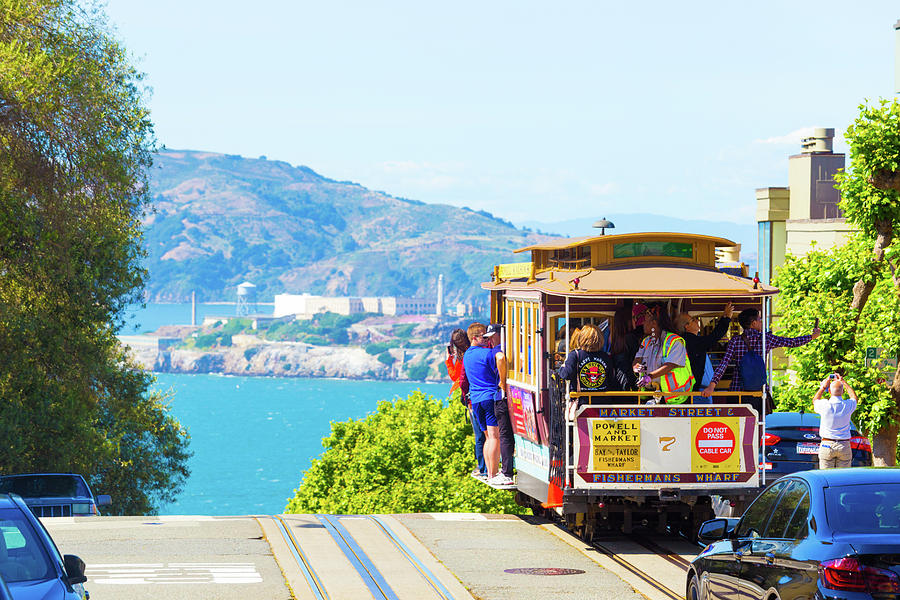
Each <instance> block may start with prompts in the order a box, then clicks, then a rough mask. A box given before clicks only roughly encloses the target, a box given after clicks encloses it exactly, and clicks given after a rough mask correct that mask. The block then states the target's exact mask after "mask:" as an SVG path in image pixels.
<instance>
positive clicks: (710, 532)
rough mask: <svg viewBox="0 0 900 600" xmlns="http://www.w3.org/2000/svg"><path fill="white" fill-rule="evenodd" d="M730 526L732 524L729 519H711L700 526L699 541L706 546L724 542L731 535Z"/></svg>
mask: <svg viewBox="0 0 900 600" xmlns="http://www.w3.org/2000/svg"><path fill="white" fill-rule="evenodd" d="M730 525H731V523H729V520H728V519H711V520H709V521H706V522H704V523H703V524H702V525H700V530H699V531H698V532H697V539H699V540H700V541H701V542H704V543H706V544H711V543H713V542H718V541H719V540H724V539H725V538H727V537H728V536H729V535H730V534H731V527H729V526H730Z"/></svg>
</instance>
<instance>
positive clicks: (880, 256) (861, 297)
mask: <svg viewBox="0 0 900 600" xmlns="http://www.w3.org/2000/svg"><path fill="white" fill-rule="evenodd" d="M875 228H876V230H877V231H878V235H876V236H875V246H874V247H873V248H872V260H871V261H870V262H869V268H871V269H876V270H877V269H880V268H882V267H883V266H884V250H885V248H887V247H888V246H890V245H891V241H893V238H894V228H893V223H892V222H891V221H890V220H889V219H885V220H882V221H878V222H877V223H876V224H875ZM866 279H867V278H866V277H861V278H860V279H859V281H857V282H856V283H855V284H854V285H853V302H851V303H850V308H852V309H853V311H854V313H855V325H856V327H857V328H858V327H859V318H860V316H861V315H862V311H863V309H864V308H865V307H866V302H868V301H869V294H871V293H872V290H873V289H875V281H876V279H875V278H874V277H869V278H868V281H867V280H866Z"/></svg>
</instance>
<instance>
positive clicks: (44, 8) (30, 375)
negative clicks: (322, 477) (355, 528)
mask: <svg viewBox="0 0 900 600" xmlns="http://www.w3.org/2000/svg"><path fill="white" fill-rule="evenodd" d="M0 18H2V26H0V347H2V348H4V349H5V350H6V351H5V352H3V353H0V439H2V440H3V443H2V444H0V471H2V472H5V473H9V472H17V471H18V472H23V471H24V472H33V471H75V472H80V473H81V474H83V475H84V476H85V477H86V478H87V479H88V480H89V481H90V483H91V485H92V486H93V487H94V489H97V490H103V491H104V492H109V493H110V494H112V496H113V499H114V501H115V505H114V506H113V507H112V509H111V510H110V511H109V512H112V513H118V514H124V513H128V514H143V513H146V512H150V511H152V510H153V509H154V507H155V506H158V505H159V504H160V503H162V502H169V501H171V500H172V499H173V498H174V495H175V494H176V493H177V491H178V490H179V489H180V487H181V485H182V484H183V482H184V479H185V478H186V477H187V475H188V471H187V467H186V461H187V457H188V450H187V444H188V436H187V433H186V432H185V431H184V430H183V428H182V427H181V426H180V425H179V424H178V423H177V421H175V420H174V419H172V417H171V416H170V414H169V412H168V409H167V407H166V405H165V403H164V398H163V397H161V396H159V395H156V394H153V393H151V392H150V391H149V388H150V384H151V378H150V376H148V375H146V374H144V373H143V372H142V371H140V370H138V369H137V368H136V366H135V365H134V364H133V363H132V362H131V361H130V360H129V359H128V358H127V357H126V356H124V355H123V353H122V351H121V349H120V347H119V344H118V340H117V339H116V337H115V331H116V330H117V329H118V328H119V327H121V325H122V323H123V322H124V315H125V307H127V306H128V305H129V304H132V303H134V302H137V301H140V298H141V291H142V288H143V282H144V278H145V276H146V273H145V271H144V270H143V268H142V267H141V261H142V259H143V257H144V251H143V249H142V248H143V245H142V240H141V231H142V225H141V217H142V216H143V215H144V212H145V209H146V206H147V202H148V200H149V195H148V190H149V187H148V182H147V177H146V172H147V169H148V167H149V166H150V163H151V156H152V154H151V153H152V151H153V150H154V144H155V142H154V139H153V131H152V126H151V123H150V120H149V113H148V111H147V109H146V107H145V106H144V104H143V97H142V95H143V90H142V89H141V84H140V82H141V75H140V74H139V73H138V72H136V71H135V70H134V69H133V68H132V67H131V66H130V65H129V64H128V62H127V56H126V51H125V49H124V48H122V47H121V46H120V45H119V44H118V42H117V41H116V40H115V39H114V38H113V37H112V36H111V35H110V32H109V28H108V26H107V24H106V22H105V19H104V17H103V15H102V14H101V13H100V12H99V10H98V9H97V8H96V7H95V5H94V3H93V2H91V1H90V0H85V1H84V2H76V1H75V0H23V1H20V2H10V1H8V0H3V1H0Z"/></svg>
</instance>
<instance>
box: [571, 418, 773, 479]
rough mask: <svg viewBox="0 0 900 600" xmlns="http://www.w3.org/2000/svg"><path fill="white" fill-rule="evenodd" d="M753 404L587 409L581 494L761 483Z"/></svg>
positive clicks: (578, 448)
mask: <svg viewBox="0 0 900 600" xmlns="http://www.w3.org/2000/svg"><path fill="white" fill-rule="evenodd" d="M756 422H757V414H756V411H755V410H753V409H752V408H751V407H749V406H747V405H738V404H735V405H724V404H718V405H690V404H684V405H662V406H634V405H632V406H584V407H582V408H581V409H579V411H578V413H577V415H576V417H575V457H576V462H575V478H574V485H575V487H576V488H591V489H604V488H610V489H613V488H618V487H621V485H622V484H627V485H628V487H631V488H646V489H656V488H666V487H670V486H671V485H673V484H678V486H679V487H681V488H685V487H696V488H707V487H710V486H713V487H716V488H727V487H747V485H748V484H749V485H758V484H759V472H758V471H757V466H756V456H757V453H758V448H759V440H758V437H757V435H756V430H757V427H756Z"/></svg>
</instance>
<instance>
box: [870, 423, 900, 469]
mask: <svg viewBox="0 0 900 600" xmlns="http://www.w3.org/2000/svg"><path fill="white" fill-rule="evenodd" d="M898 432H900V425H898V424H897V423H895V422H892V423H891V424H890V425H888V426H887V427H885V428H883V429H879V430H878V431H876V432H875V434H874V435H872V458H873V464H874V465H875V466H876V467H893V466H894V465H895V464H896V463H897V433H898Z"/></svg>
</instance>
